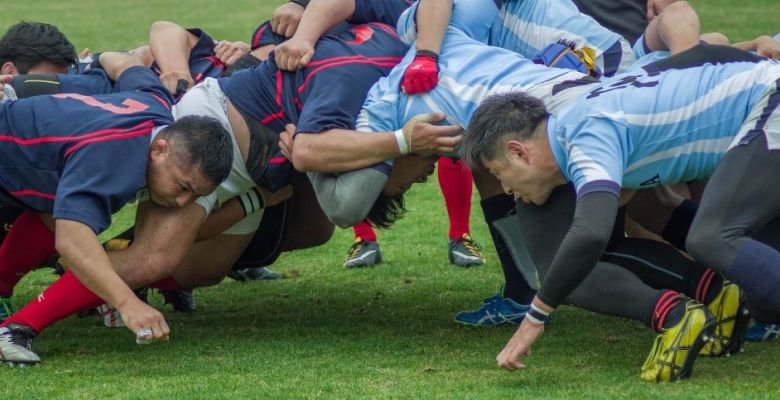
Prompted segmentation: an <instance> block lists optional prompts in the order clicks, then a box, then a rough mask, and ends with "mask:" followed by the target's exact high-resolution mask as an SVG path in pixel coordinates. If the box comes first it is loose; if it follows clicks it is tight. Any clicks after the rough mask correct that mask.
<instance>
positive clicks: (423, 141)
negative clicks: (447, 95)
mask: <svg viewBox="0 0 780 400" xmlns="http://www.w3.org/2000/svg"><path fill="white" fill-rule="evenodd" d="M444 118H445V116H444V114H441V113H435V114H423V115H418V116H416V117H414V118H412V119H411V120H409V122H407V123H406V124H405V125H404V127H403V132H404V136H405V137H406V138H407V140H406V141H407V143H408V144H409V150H410V151H409V152H410V153H417V154H421V155H430V154H442V153H450V152H453V151H455V146H457V145H458V143H460V141H461V140H463V134H462V133H463V128H462V127H460V126H458V125H441V126H439V125H433V124H432V122H438V121H441V120H443V119H444Z"/></svg>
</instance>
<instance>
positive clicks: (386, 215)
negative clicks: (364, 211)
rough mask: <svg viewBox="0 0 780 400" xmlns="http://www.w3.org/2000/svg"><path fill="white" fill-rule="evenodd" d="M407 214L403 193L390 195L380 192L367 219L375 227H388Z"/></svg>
mask: <svg viewBox="0 0 780 400" xmlns="http://www.w3.org/2000/svg"><path fill="white" fill-rule="evenodd" d="M404 214H406V205H405V204H404V195H403V193H401V194H397V195H394V196H389V195H386V194H384V193H380V194H379V197H377V198H376V201H375V202H374V205H373V206H371V210H369V211H368V216H367V217H366V219H367V220H368V222H369V223H370V224H371V226H373V227H375V228H382V229H386V228H389V227H390V226H392V225H393V224H394V223H395V222H396V221H398V220H399V219H401V217H403V216H404Z"/></svg>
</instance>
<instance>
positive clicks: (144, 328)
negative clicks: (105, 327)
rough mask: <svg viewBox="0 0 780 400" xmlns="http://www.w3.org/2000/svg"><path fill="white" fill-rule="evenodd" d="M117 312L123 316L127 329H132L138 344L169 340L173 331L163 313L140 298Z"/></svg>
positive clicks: (130, 301) (129, 302)
mask: <svg viewBox="0 0 780 400" xmlns="http://www.w3.org/2000/svg"><path fill="white" fill-rule="evenodd" d="M117 310H118V311H119V313H120V314H121V315H122V322H124V323H125V326H126V327H127V329H130V331H131V332H133V334H134V335H136V341H137V342H138V343H148V342H152V341H156V340H168V336H169V335H170V334H171V329H170V328H169V327H168V323H167V322H165V317H163V315H162V313H160V312H159V311H157V310H156V309H155V308H154V307H152V306H150V305H148V304H146V303H144V302H143V301H141V300H139V299H138V298H134V299H131V300H129V301H128V302H127V303H126V304H124V305H122V306H121V307H118V308H117ZM149 329H151V332H149ZM141 333H148V334H141Z"/></svg>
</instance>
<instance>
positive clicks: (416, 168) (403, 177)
mask: <svg viewBox="0 0 780 400" xmlns="http://www.w3.org/2000/svg"><path fill="white" fill-rule="evenodd" d="M437 159H438V157H437V156H420V155H417V154H407V155H405V156H401V157H398V158H396V159H395V160H393V170H392V172H390V177H389V178H388V179H387V183H385V187H384V189H382V193H384V194H386V195H388V196H397V195H399V194H402V193H404V192H406V191H407V190H409V188H410V187H412V184H414V183H422V182H425V181H426V180H428V177H429V176H431V174H433V171H434V169H435V167H434V164H436V160H437Z"/></svg>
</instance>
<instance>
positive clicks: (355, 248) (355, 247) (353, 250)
mask: <svg viewBox="0 0 780 400" xmlns="http://www.w3.org/2000/svg"><path fill="white" fill-rule="evenodd" d="M363 244H364V241H363V239H360V238H357V239H355V242H354V243H352V246H350V247H349V250H348V251H347V258H352V257H354V256H355V255H356V254H358V253H360V250H362V249H363Z"/></svg>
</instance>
